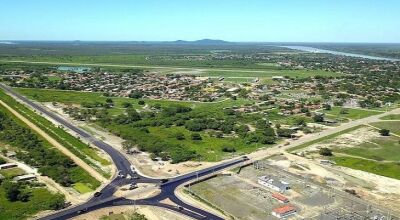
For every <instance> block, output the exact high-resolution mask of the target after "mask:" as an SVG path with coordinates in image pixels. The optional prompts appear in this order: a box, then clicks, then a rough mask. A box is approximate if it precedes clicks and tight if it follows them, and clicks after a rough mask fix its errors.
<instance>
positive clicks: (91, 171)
mask: <svg viewBox="0 0 400 220" xmlns="http://www.w3.org/2000/svg"><path fill="white" fill-rule="evenodd" d="M0 104H1V105H3V106H4V107H5V108H6V109H7V110H9V111H10V112H11V113H12V114H14V115H15V116H16V117H17V118H18V119H20V120H21V121H23V122H24V123H25V124H26V125H28V126H29V127H30V128H31V129H32V130H34V131H35V132H37V133H38V134H39V135H40V136H42V137H43V138H44V139H45V140H47V141H48V142H49V143H50V144H51V145H53V146H54V147H56V148H57V149H58V150H59V151H61V152H62V153H63V154H64V155H66V156H67V157H69V158H70V159H71V160H72V161H74V162H75V163H76V164H77V165H78V166H80V167H82V168H83V169H84V170H86V171H87V172H88V173H89V174H90V175H91V176H93V177H94V178H96V179H97V180H99V181H100V182H102V183H104V182H106V181H107V179H106V178H104V177H103V176H102V175H101V174H99V173H98V172H97V171H96V170H95V169H94V168H93V167H91V166H89V165H88V164H86V163H85V162H84V161H83V160H82V159H80V158H79V157H77V156H76V155H75V154H73V153H71V152H70V151H69V150H68V149H67V148H65V147H64V146H62V145H61V144H60V143H58V142H57V141H56V140H55V139H53V138H52V137H50V136H49V135H48V134H47V133H46V132H44V131H43V130H42V129H40V128H39V127H38V126H36V125H35V124H33V123H32V122H31V121H29V120H28V119H27V118H25V117H24V116H22V115H21V114H19V113H18V112H17V111H15V110H14V109H13V108H11V107H10V106H9V105H7V104H6V103H4V102H3V101H1V100H0Z"/></svg>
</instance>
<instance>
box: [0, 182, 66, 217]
mask: <svg viewBox="0 0 400 220" xmlns="http://www.w3.org/2000/svg"><path fill="white" fill-rule="evenodd" d="M26 190H27V191H28V192H30V193H31V197H30V199H29V201H27V202H19V201H17V202H10V201H8V200H7V198H6V196H5V192H4V190H3V189H2V188H0V210H1V212H0V219H4V220H19V219H27V218H29V217H30V216H32V215H34V214H36V213H38V212H39V211H43V210H50V209H52V204H53V201H55V200H60V199H63V196H62V195H59V194H53V193H51V192H50V191H48V190H47V189H45V188H29V189H26Z"/></svg>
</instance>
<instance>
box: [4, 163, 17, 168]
mask: <svg viewBox="0 0 400 220" xmlns="http://www.w3.org/2000/svg"><path fill="white" fill-rule="evenodd" d="M17 166H18V165H17V164H16V163H5V164H2V165H0V170H5V169H10V168H14V167H17Z"/></svg>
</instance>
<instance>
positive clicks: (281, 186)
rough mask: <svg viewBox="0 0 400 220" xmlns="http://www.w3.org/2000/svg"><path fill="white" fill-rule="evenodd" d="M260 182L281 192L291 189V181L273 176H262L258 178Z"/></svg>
mask: <svg viewBox="0 0 400 220" xmlns="http://www.w3.org/2000/svg"><path fill="white" fill-rule="evenodd" d="M258 183H259V184H261V185H263V186H266V187H268V188H271V189H273V190H276V191H279V192H284V191H286V190H289V189H290V186H289V183H287V182H284V181H281V180H279V179H278V178H275V177H272V176H261V177H259V178H258Z"/></svg>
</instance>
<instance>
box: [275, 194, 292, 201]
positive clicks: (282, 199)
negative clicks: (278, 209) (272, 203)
mask: <svg viewBox="0 0 400 220" xmlns="http://www.w3.org/2000/svg"><path fill="white" fill-rule="evenodd" d="M272 198H274V199H276V200H278V201H279V202H281V203H288V202H289V199H288V198H286V197H284V196H283V195H281V194H279V193H272Z"/></svg>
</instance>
